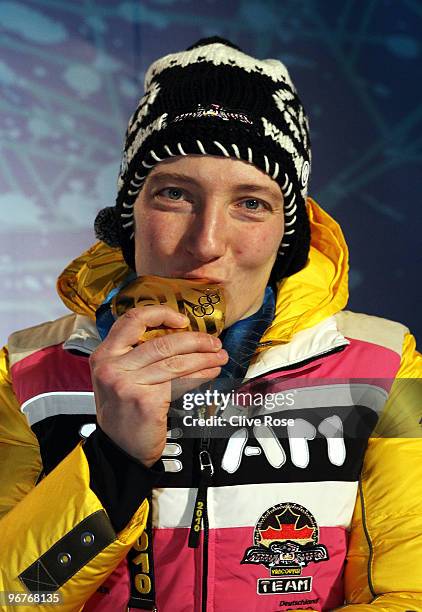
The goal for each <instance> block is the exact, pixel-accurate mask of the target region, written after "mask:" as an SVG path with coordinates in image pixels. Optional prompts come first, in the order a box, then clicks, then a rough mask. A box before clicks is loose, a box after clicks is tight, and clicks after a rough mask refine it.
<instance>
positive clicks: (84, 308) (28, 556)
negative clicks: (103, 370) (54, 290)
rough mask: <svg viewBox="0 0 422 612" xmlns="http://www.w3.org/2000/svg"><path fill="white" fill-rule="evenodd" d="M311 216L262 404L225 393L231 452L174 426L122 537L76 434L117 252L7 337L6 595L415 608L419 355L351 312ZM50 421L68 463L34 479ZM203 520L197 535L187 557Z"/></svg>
mask: <svg viewBox="0 0 422 612" xmlns="http://www.w3.org/2000/svg"><path fill="white" fill-rule="evenodd" d="M308 211H309V216H310V220H311V227H312V245H311V252H310V261H309V263H308V265H307V266H306V268H305V269H304V270H302V271H301V272H299V273H298V274H296V275H294V276H292V277H290V278H288V279H286V280H285V281H283V282H282V283H281V286H280V288H279V292H278V297H277V305H276V313H275V318H274V321H273V323H272V325H271V326H270V327H269V328H268V329H267V331H266V332H265V334H264V336H263V337H262V339H261V341H260V343H259V345H258V348H257V351H256V354H255V356H254V357H253V359H252V361H251V364H250V366H249V370H248V373H247V376H246V379H245V384H244V385H243V386H242V387H241V389H239V390H238V391H241V392H243V393H245V394H246V393H248V392H250V393H251V394H252V393H257V392H259V393H260V394H261V395H263V396H265V397H266V398H267V405H266V406H263V405H253V406H251V405H249V406H239V405H238V402H237V399H238V397H237V396H233V397H232V401H231V402H230V403H229V405H228V406H227V408H226V410H225V411H224V413H222V418H223V420H224V422H225V425H224V427H227V428H228V429H227V435H226V436H225V437H224V438H218V439H213V440H211V441H208V440H206V439H205V441H204V440H203V441H202V442H201V441H198V440H194V439H192V438H189V437H188V436H186V435H185V434H184V433H183V431H182V430H180V429H179V428H172V429H170V430H169V433H168V443H167V445H166V448H165V450H164V453H163V458H162V462H163V465H164V470H165V471H164V474H163V478H162V481H161V482H160V485H159V487H157V488H155V489H154V490H153V491H152V494H151V496H150V501H149V502H148V500H145V501H144V502H143V503H142V505H141V506H140V508H139V509H138V511H137V512H136V513H135V514H134V516H133V517H132V519H131V520H130V522H129V523H128V524H127V525H126V527H125V528H124V529H123V530H122V531H120V532H119V533H118V534H116V533H115V532H114V530H113V528H112V526H111V523H110V521H109V520H108V517H107V513H106V511H105V509H104V508H103V506H102V505H101V503H100V501H99V499H98V498H97V497H96V495H95V494H94V493H93V491H92V490H91V488H90V474H89V466H88V462H87V460H86V457H85V454H84V451H83V448H82V443H78V439H79V435H80V434H81V435H82V436H84V435H87V432H88V433H89V431H91V430H92V428H93V427H94V426H95V425H94V423H95V404H94V399H93V394H92V385H91V381H90V376H89V367H88V359H87V357H88V355H89V354H90V353H91V352H92V351H93V350H94V349H95V347H96V346H97V345H98V342H99V338H98V334H97V331H96V328H95V323H94V315H95V311H96V309H97V308H98V306H99V305H100V304H101V303H102V301H103V300H104V298H105V296H106V295H107V294H108V292H109V291H110V289H112V288H113V287H115V286H116V285H118V284H119V283H120V282H121V281H122V280H123V279H124V278H125V276H126V275H127V273H128V270H127V268H126V266H125V264H124V262H123V261H122V258H121V254H120V252H119V251H118V250H116V249H109V248H108V247H105V245H103V244H102V243H98V244H96V245H94V247H92V248H91V249H90V250H89V251H88V252H87V253H85V254H84V255H82V257H80V258H78V259H77V260H75V261H74V262H73V263H72V264H71V265H70V266H69V267H68V268H67V269H66V270H65V271H64V273H63V274H62V275H61V277H60V278H59V282H58V288H59V293H60V295H61V297H62V299H63V301H64V302H65V304H66V305H67V306H69V307H70V308H71V310H72V311H73V313H74V314H71V315H69V316H67V317H63V318H62V319H59V320H58V321H54V322H51V323H47V324H42V325H40V326H38V327H35V328H31V329H28V330H23V331H21V332H17V333H15V334H13V335H12V336H11V337H10V340H9V345H8V348H7V349H4V352H3V356H2V370H1V391H0V393H1V407H0V409H1V419H0V442H1V444H0V452H1V458H0V461H1V463H0V465H1V497H0V511H1V514H2V515H3V518H2V519H1V526H2V531H1V533H2V539H3V541H2V547H1V549H0V568H1V585H0V590H1V591H27V592H30V591H37V590H45V591H48V592H49V593H50V594H58V595H59V596H60V598H61V603H60V605H59V609H61V610H69V611H77V610H82V609H84V610H85V612H92V611H93V610H103V611H107V610H110V611H111V610H113V611H118V610H124V609H125V607H126V602H127V601H128V599H129V596H130V584H129V575H130V576H131V577H132V599H131V602H132V605H133V606H135V605H136V602H137V601H138V602H141V603H142V602H143V601H144V602H148V601H152V599H154V601H155V604H156V606H157V608H158V610H160V612H169V611H171V612H173V611H174V612H199V611H200V610H205V609H206V610H208V611H210V612H235V611H236V612H237V611H238V610H245V611H248V612H253V611H255V610H259V611H267V610H268V611H270V610H271V611H275V610H277V612H279V611H281V610H288V609H295V610H298V609H308V610H309V609H313V610H332V609H337V608H339V607H342V609H344V610H349V609H350V610H351V611H355V612H365V611H368V612H370V611H372V610H386V611H387V610H388V611H391V612H394V611H397V612H398V611H400V612H403V611H405V610H409V611H411V610H413V611H417V612H419V611H421V612H422V514H421V511H420V501H421V498H422V494H421V493H422V484H421V483H422V442H421V440H420V420H421V416H422V402H421V398H422V395H421V382H420V381H421V379H422V356H421V355H420V354H418V353H417V352H416V351H415V342H414V339H413V337H412V336H411V335H410V333H409V332H408V330H407V329H406V328H405V327H404V326H402V325H400V324H398V323H393V322H390V321H386V320H384V319H379V318H377V317H370V316H367V315H362V314H356V313H352V312H348V311H345V310H343V309H344V307H345V305H346V302H347V298H348V291H347V248H346V245H345V242H344V238H343V235H342V233H341V230H340V228H339V227H338V225H337V224H336V223H335V222H334V221H333V220H332V219H331V218H330V217H329V216H328V215H327V214H326V213H324V212H323V211H322V210H321V209H320V208H319V207H318V206H317V205H316V204H315V203H314V202H313V201H312V200H309V201H308ZM269 397H270V398H272V400H273V402H274V406H272V407H271V406H269V405H268V398H269ZM269 416H270V417H271V419H268V417H269ZM242 417H243V418H244V417H246V418H247V419H249V420H246V421H245V420H244V421H240V420H239V419H240V418H242ZM283 418H285V419H286V422H285V423H284V422H282V419H283ZM236 419H237V421H236ZM276 419H279V421H276ZM287 419H292V420H293V424H290V425H288V423H287ZM47 422H48V423H54V427H56V429H55V430H54V432H55V433H56V432H57V436H56V437H54V435H53V436H52V437H51V445H55V446H56V447H57V449H58V452H59V454H60V453H61V455H62V456H63V457H64V458H63V460H61V461H60V463H59V464H58V465H57V467H55V468H54V469H53V470H52V471H51V472H50V473H48V475H47V476H45V477H44V478H43V477H42V476H43V467H44V468H45V467H46V463H47V462H48V456H47V455H45V456H41V453H40V448H39V445H38V440H37V436H36V434H37V431H38V428H39V427H40V426H41V424H44V425H45V423H47ZM57 423H58V424H59V425H57ZM28 424H29V426H28ZM57 449H56V450H57ZM203 450H206V451H207V453H208V454H205V455H201V456H202V458H204V456H205V457H206V458H207V461H205V463H207V462H208V461H210V462H212V464H213V468H214V473H213V475H212V476H209V478H206V474H207V470H208V469H209V467H208V466H205V468H204V470H202V471H201V469H200V465H199V464H200V460H199V453H200V452H201V451H203ZM46 471H48V470H46ZM204 479H205V480H204ZM205 484H206V485H207V486H205ZM133 486H137V485H136V483H134V484H133ZM198 489H200V494H199V495H198ZM205 490H206V494H205V495H204V491H205ZM198 502H199V504H198ZM201 504H202V505H201ZM198 511H200V513H202V514H203V516H204V517H205V518H206V520H205V522H204V525H205V528H204V529H202V530H201V531H200V539H199V546H198V547H197V548H190V547H189V546H188V538H189V533H190V531H191V529H192V525H191V524H192V518H193V516H194V515H195V513H196V512H198ZM147 518H148V521H149V525H148V526H147V527H146V524H147ZM193 524H195V522H194V523H193ZM146 605H147V606H148V603H146ZM343 606H344V607H343ZM44 608H45V609H47V605H44V604H43V602H42V601H41V602H40V603H39V604H38V609H40V610H43V609H44ZM5 609H7V608H5ZM13 609H16V606H15V607H14V608H13ZM17 609H19V607H18V608H17Z"/></svg>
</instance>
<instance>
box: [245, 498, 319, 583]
mask: <svg viewBox="0 0 422 612" xmlns="http://www.w3.org/2000/svg"><path fill="white" fill-rule="evenodd" d="M318 536H319V529H318V525H317V523H316V520H315V518H314V517H313V515H312V514H311V513H310V512H309V510H307V509H306V508H304V507H303V506H300V505H299V504H295V503H293V502H287V503H284V504H277V505H276V506H272V508H269V509H268V510H266V511H265V512H264V514H262V515H261V517H260V518H259V520H258V522H257V524H256V527H255V530H254V536H253V538H254V545H253V546H251V547H250V548H248V549H247V550H246V551H245V554H244V557H243V559H242V561H241V563H242V564H246V563H254V564H258V565H264V566H265V567H266V568H267V569H268V571H269V574H270V578H259V579H258V582H257V592H258V594H259V595H271V594H275V593H278V594H280V593H309V592H310V591H312V576H303V575H302V571H303V569H304V568H305V567H307V566H308V565H309V563H320V562H321V561H327V560H328V559H329V556H328V552H327V548H326V547H325V546H324V545H323V544H319V543H318Z"/></svg>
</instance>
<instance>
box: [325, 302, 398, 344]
mask: <svg viewBox="0 0 422 612" xmlns="http://www.w3.org/2000/svg"><path fill="white" fill-rule="evenodd" d="M335 318H336V322H337V327H338V330H339V331H340V332H341V333H342V334H343V335H344V336H345V337H346V338H348V339H350V340H361V341H363V342H369V343H372V344H378V345H380V346H383V347H385V348H387V349H390V350H392V351H394V352H395V353H398V354H399V355H401V354H402V350H403V342H404V338H405V336H406V334H408V333H409V330H408V328H407V327H406V326H405V325H403V324H402V323H397V322H396V321H390V320H389V319H383V318H382V317H376V316H374V315H368V314H364V313H360V312H352V311H350V310H342V311H341V312H338V313H337V314H336V315H335Z"/></svg>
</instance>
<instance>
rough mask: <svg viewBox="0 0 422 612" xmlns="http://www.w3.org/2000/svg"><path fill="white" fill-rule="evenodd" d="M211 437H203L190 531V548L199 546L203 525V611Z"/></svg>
mask: <svg viewBox="0 0 422 612" xmlns="http://www.w3.org/2000/svg"><path fill="white" fill-rule="evenodd" d="M210 446H211V439H210V438H209V437H206V438H201V444H200V450H199V467H200V469H201V474H200V478H199V484H198V492H197V494H196V500H195V505H194V510H193V517H192V523H191V528H190V532H189V540H188V546H189V548H198V547H199V542H200V538H201V527H202V526H203V532H204V537H203V551H202V592H201V602H202V603H201V611H202V612H206V610H207V597H208V538H209V523H208V508H207V492H208V487H209V485H210V483H211V479H212V477H213V475H214V465H213V462H212V458H211V454H210V450H211V449H210Z"/></svg>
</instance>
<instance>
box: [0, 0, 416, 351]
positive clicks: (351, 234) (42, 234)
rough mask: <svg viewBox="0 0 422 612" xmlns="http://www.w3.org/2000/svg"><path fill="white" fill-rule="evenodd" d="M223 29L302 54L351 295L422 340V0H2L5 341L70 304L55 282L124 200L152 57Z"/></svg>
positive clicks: (300, 81) (271, 52)
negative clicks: (347, 257)
mask: <svg viewBox="0 0 422 612" xmlns="http://www.w3.org/2000/svg"><path fill="white" fill-rule="evenodd" d="M210 35H220V36H223V37H226V38H229V39H231V40H232V41H233V42H235V43H236V44H238V45H239V46H240V47H241V48H243V50H244V51H246V52H248V53H251V54H253V55H256V56H258V57H261V58H268V57H273V58H279V59H281V60H283V61H284V62H285V63H286V64H287V66H288V68H289V70H290V72H291V74H292V77H293V80H294V82H295V83H296V85H297V87H298V90H299V93H300V95H301V97H302V100H303V102H304V105H305V107H306V109H307V111H308V114H309V116H310V121H311V135H312V142H313V172H312V179H311V188H310V194H311V195H312V196H313V197H314V198H315V199H317V201H318V202H319V203H320V204H322V206H323V207H325V208H326V209H327V210H328V211H329V212H330V213H331V214H332V215H333V216H334V217H335V218H336V219H337V220H338V221H340V223H341V224H342V226H343V229H344V232H345V234H346V238H347V240H348V243H349V247H350V251H351V283H350V284H351V299H350V302H349V307H350V308H352V309H354V310H358V311H364V312H365V311H366V312H370V313H372V314H377V315H379V316H384V317H388V318H391V319H395V320H400V321H402V322H404V323H406V324H407V325H409V326H410V327H411V328H412V330H413V331H414V332H415V333H416V336H417V337H418V339H419V345H421V343H422V321H421V312H422V290H421V282H422V278H421V277H422V274H421V268H422V266H421V264H422V238H421V229H422V212H421V201H420V192H421V186H422V185H421V183H422V173H421V161H422V103H421V102H422V100H421V88H422V85H421V83H422V79H421V73H422V62H421V53H422V49H421V41H422V3H421V2H420V1H418V0H401V1H400V2H398V1H397V0H201V2H198V1H197V0H101V1H99V0H98V1H95V0H72V1H71V2H69V1H68V0H19V1H13V0H0V212H1V223H0V286H1V290H2V294H1V300H0V308H1V317H0V340H1V342H4V341H5V340H6V338H7V335H8V333H10V332H11V331H12V330H15V329H18V328H21V327H24V326H28V325H32V324H34V323H37V322H40V321H42V320H46V319H50V318H54V317H56V316H60V315H61V314H64V313H65V309H64V306H62V305H61V303H60V302H59V300H58V298H57V297H56V296H55V279H56V276H57V274H58V273H59V272H60V271H61V270H62V268H63V267H64V266H65V265H66V263H67V262H68V261H70V260H71V259H73V258H74V257H76V256H77V255H78V254H79V253H80V252H82V251H83V250H84V249H85V248H86V247H88V246H89V245H90V244H91V243H93V242H94V241H95V237H94V233H93V230H92V225H93V220H94V218H95V214H96V211H97V210H98V209H100V208H102V207H103V206H105V205H111V204H113V203H114V197H115V183H116V176H117V169H118V166H119V162H120V151H121V147H122V142H123V134H124V130H125V126H126V122H127V119H128V117H129V114H130V113H131V112H132V111H133V109H134V107H135V106H136V104H137V102H138V99H139V98H140V97H141V95H142V90H143V86H142V83H143V77H144V73H145V70H146V68H147V67H148V65H149V64H150V63H151V62H152V61H153V60H154V59H156V58H157V57H158V56H160V55H163V54H165V53H169V52H173V51H178V50H181V49H183V48H185V47H187V46H189V45H190V44H192V43H193V42H195V41H196V40H197V39H199V38H201V37H204V36H210Z"/></svg>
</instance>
